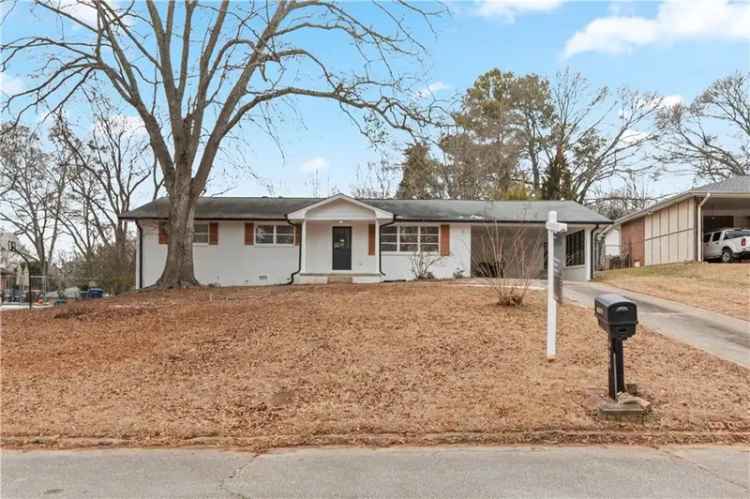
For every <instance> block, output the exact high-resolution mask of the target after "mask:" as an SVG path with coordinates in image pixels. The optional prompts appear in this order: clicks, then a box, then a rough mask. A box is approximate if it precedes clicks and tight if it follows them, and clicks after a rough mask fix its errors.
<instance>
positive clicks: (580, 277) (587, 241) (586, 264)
mask: <svg viewBox="0 0 750 499" xmlns="http://www.w3.org/2000/svg"><path fill="white" fill-rule="evenodd" d="M581 229H583V230H584V236H583V237H584V240H583V245H584V248H585V252H584V255H585V256H584V260H583V265H573V266H568V265H564V267H563V279H565V280H566V281H588V280H590V279H591V275H590V274H591V228H590V227H581V226H574V225H569V226H568V232H567V233H563V234H562V236H561V237H562V241H561V242H562V244H561V247H562V249H561V251H562V260H561V261H562V262H565V261H566V258H565V251H566V248H565V243H566V237H565V236H566V234H572V233H573V232H578V231H579V230H581ZM555 250H556V252H557V251H558V248H555ZM558 257H559V256H558Z"/></svg>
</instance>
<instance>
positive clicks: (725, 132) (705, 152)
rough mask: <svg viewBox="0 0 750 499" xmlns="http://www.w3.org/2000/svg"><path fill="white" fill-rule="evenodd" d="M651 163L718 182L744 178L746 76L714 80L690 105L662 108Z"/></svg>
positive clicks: (749, 97) (748, 111) (748, 137)
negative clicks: (687, 171) (663, 164)
mask: <svg viewBox="0 0 750 499" xmlns="http://www.w3.org/2000/svg"><path fill="white" fill-rule="evenodd" d="M658 126H659V130H660V132H661V133H662V140H661V141H660V142H659V153H658V154H657V156H656V157H657V159H658V160H659V161H662V162H664V163H667V164H670V165H673V166H677V167H678V168H685V167H688V168H691V169H692V171H693V172H695V173H696V174H697V175H698V176H700V177H704V178H708V179H712V180H721V179H725V178H729V177H733V176H735V175H748V174H750V73H740V72H737V73H735V74H733V75H730V76H727V77H725V78H722V79H720V80H717V81H715V82H714V83H712V84H711V86H709V87H708V89H706V90H705V91H704V92H703V93H702V94H701V95H700V96H698V97H697V98H696V99H695V100H694V101H693V102H692V103H691V104H689V105H685V104H681V103H679V104H676V105H674V106H670V107H665V108H664V109H662V110H661V112H660V113H659V116H658Z"/></svg>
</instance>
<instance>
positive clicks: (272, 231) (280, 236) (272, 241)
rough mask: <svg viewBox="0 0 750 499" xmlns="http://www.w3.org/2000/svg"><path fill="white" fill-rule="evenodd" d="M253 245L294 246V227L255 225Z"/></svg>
mask: <svg viewBox="0 0 750 499" xmlns="http://www.w3.org/2000/svg"><path fill="white" fill-rule="evenodd" d="M255 244H259V245H269V246H270V245H276V246H291V245H293V244H294V227H292V226H291V225H286V224H259V225H256V226H255Z"/></svg>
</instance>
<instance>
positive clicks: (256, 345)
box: [0, 283, 750, 449]
mask: <svg viewBox="0 0 750 499" xmlns="http://www.w3.org/2000/svg"><path fill="white" fill-rule="evenodd" d="M1 338H2V350H1V353H2V368H1V372H0V374H2V419H1V423H2V442H3V445H5V446H51V447H73V446H87V445H105V444H107V445H121V446H181V445H216V446H238V447H244V448H252V449H266V448H270V447H274V446H287V445H306V444H373V445H388V444H397V443H410V444H430V443H452V442H461V443H468V442H475V443H504V444H510V443H555V442H560V443H563V442H564V443H577V442H579V443H585V442H626V443H668V442H682V443H687V442H748V441H750V411H749V410H748V409H749V406H748V400H750V371H748V370H747V369H743V368H741V367H739V366H737V365H734V364H732V363H729V362H725V361H722V360H719V359H716V358H714V357H711V356H709V355H707V354H704V353H703V352H701V351H698V350H695V349H692V348H690V347H687V346H684V345H682V344H678V343H675V342H673V341H671V340H669V339H666V338H664V337H661V336H659V335H656V334H653V333H650V332H648V331H645V330H643V329H641V330H640V332H639V334H638V335H637V336H636V337H635V338H633V339H631V340H630V341H628V342H627V343H626V348H625V355H626V380H627V381H628V382H636V383H638V385H639V387H640V389H641V391H642V393H643V394H644V395H643V396H644V397H645V398H647V399H648V400H650V401H651V402H652V403H653V407H654V413H653V415H652V416H651V417H650V418H649V419H648V421H647V422H646V423H645V424H643V425H642V424H634V423H627V424H626V423H614V422H605V421H602V420H600V419H598V418H597V417H595V416H594V415H593V414H592V412H591V406H590V405H589V401H590V399H591V397H592V394H596V395H599V396H601V395H603V394H605V393H606V383H607V375H606V372H607V342H606V337H605V335H604V334H603V333H602V332H600V331H599V330H598V329H597V326H596V325H595V322H594V320H593V318H592V317H591V314H590V312H588V311H587V310H584V309H582V308H577V307H574V306H572V305H571V306H567V305H566V306H564V307H562V309H561V317H560V332H559V343H558V356H559V357H558V360H557V361H556V362H554V363H548V362H547V361H546V360H545V357H544V351H545V348H544V339H545V332H544V301H543V295H542V294H535V293H532V294H531V295H530V298H529V300H528V303H527V304H526V305H524V306H523V307H521V308H515V309H508V308H502V307H498V306H497V305H494V304H493V303H492V294H491V291H490V290H488V289H487V288H477V287H473V288H470V287H459V286H442V285H439V284H420V283H413V284H382V285H360V286H358V285H337V286H336V285H329V286H315V287H302V286H296V287H265V288H227V289H196V290H187V291H170V292H155V291H151V292H143V293H134V294H131V295H129V296H125V297H121V298H117V299H107V300H100V301H97V302H93V303H81V304H69V305H65V306H63V307H59V308H54V309H48V310H43V311H33V312H29V311H14V312H6V313H3V315H2V337H1Z"/></svg>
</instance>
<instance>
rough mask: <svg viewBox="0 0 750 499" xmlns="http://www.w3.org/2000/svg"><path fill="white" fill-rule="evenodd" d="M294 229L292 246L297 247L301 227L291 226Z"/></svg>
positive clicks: (300, 237)
mask: <svg viewBox="0 0 750 499" xmlns="http://www.w3.org/2000/svg"><path fill="white" fill-rule="evenodd" d="M292 227H294V245H295V246H299V242H300V241H301V240H302V226H301V225H293V226H292Z"/></svg>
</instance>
